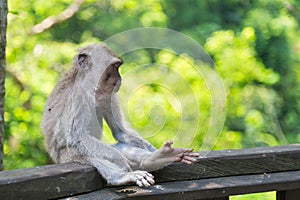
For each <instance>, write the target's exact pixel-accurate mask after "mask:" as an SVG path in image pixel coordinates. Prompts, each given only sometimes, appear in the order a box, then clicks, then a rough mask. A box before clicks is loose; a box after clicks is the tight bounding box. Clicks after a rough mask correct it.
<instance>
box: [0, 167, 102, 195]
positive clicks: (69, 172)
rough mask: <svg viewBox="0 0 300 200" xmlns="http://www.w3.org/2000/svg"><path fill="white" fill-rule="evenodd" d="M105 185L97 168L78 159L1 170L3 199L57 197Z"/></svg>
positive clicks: (0, 188)
mask: <svg viewBox="0 0 300 200" xmlns="http://www.w3.org/2000/svg"><path fill="white" fill-rule="evenodd" d="M100 188H103V179H102V178H101V177H100V176H99V175H98V173H97V172H96V169H95V168H93V167H91V166H88V165H80V164H75V163H69V164H57V165H48V166H43V167H35V168H29V169H21V170H11V171H3V172H0V199H8V200H9V199H53V198H58V197H63V196H69V195H73V194H78V193H84V192H90V191H93V190H96V189H100Z"/></svg>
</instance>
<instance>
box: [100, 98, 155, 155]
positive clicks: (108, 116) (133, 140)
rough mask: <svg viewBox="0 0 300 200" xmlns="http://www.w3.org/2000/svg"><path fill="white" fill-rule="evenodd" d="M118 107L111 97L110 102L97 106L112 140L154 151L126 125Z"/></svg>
mask: <svg viewBox="0 0 300 200" xmlns="http://www.w3.org/2000/svg"><path fill="white" fill-rule="evenodd" d="M107 102H109V103H107ZM119 105H120V104H119V102H118V98H117V96H112V97H111V100H109V101H105V102H103V103H100V106H99V109H102V111H101V112H102V113H103V117H104V119H105V121H106V122H107V124H108V126H109V128H110V129H111V131H112V134H113V136H114V138H115V139H116V140H117V141H119V142H120V143H125V144H128V145H130V146H134V147H139V148H142V149H145V150H147V151H151V152H154V151H156V148H155V147H154V146H152V145H151V144H150V143H149V142H147V141H146V140H145V139H143V138H142V137H141V136H140V135H139V134H138V133H137V132H136V131H135V130H134V129H132V128H130V127H129V126H128V125H127V122H126V121H125V120H124V119H123V114H122V111H121V109H120V107H119Z"/></svg>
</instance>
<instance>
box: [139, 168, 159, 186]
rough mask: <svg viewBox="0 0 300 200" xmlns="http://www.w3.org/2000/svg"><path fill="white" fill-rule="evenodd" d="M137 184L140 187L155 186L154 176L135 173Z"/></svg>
mask: <svg viewBox="0 0 300 200" xmlns="http://www.w3.org/2000/svg"><path fill="white" fill-rule="evenodd" d="M135 173H136V174H135V178H134V179H135V183H136V184H137V185H138V186H139V187H150V186H151V185H154V183H155V181H154V179H153V178H154V176H153V175H152V174H150V173H148V172H146V171H135Z"/></svg>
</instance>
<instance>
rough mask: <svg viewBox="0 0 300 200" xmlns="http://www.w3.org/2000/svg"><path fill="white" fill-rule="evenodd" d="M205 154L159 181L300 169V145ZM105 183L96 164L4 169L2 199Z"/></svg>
mask: <svg viewBox="0 0 300 200" xmlns="http://www.w3.org/2000/svg"><path fill="white" fill-rule="evenodd" d="M201 155H202V156H201V158H199V162H198V163H195V164H192V165H186V164H173V165H170V166H168V167H166V168H164V169H162V170H159V171H156V172H153V174H154V175H155V180H156V183H158V184H160V183H164V182H169V181H185V180H200V179H204V178H214V177H226V176H233V175H234V176H236V175H249V174H264V173H273V172H284V171H292V170H300V145H288V146H280V147H267V148H254V149H242V150H226V151H210V152H201ZM104 183H105V182H104V181H103V179H102V178H101V177H100V176H99V175H98V173H97V171H96V169H95V168H93V167H91V166H87V165H79V164H74V163H73V164H72V163H69V164H59V165H50V166H43V167H36V168H31V169H22V170H12V171H4V172H0V199H2V197H5V198H4V199H15V198H18V199H22V198H23V197H26V198H29V199H49V198H61V197H64V196H69V195H72V194H73V195H75V194H81V193H86V192H90V191H93V190H98V189H101V188H103V187H105V184H104ZM299 188H300V187H299ZM110 194H111V195H112V194H114V193H110ZM117 195H119V194H117Z"/></svg>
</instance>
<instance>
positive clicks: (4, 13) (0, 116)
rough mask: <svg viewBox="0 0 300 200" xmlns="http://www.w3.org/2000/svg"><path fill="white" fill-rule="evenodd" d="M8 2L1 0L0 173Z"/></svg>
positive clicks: (1, 164) (0, 167)
mask: <svg viewBox="0 0 300 200" xmlns="http://www.w3.org/2000/svg"><path fill="white" fill-rule="evenodd" d="M6 18H7V1H6V0H0V171H1V170H2V169H3V156H4V154H3V144H4V98H5V87H4V86H5V85H4V82H5V66H6V55H5V49H6V24H7V20H6Z"/></svg>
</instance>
